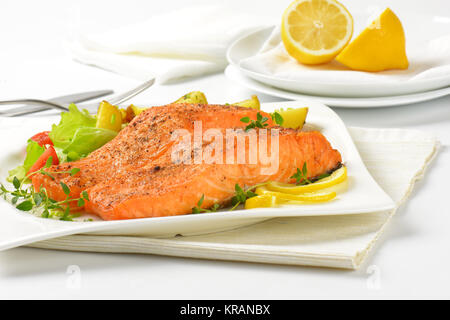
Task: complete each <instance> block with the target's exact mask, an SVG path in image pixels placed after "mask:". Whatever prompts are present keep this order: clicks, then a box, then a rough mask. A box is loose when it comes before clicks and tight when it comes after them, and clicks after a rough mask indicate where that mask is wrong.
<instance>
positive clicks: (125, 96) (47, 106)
mask: <svg viewBox="0 0 450 320" xmlns="http://www.w3.org/2000/svg"><path fill="white" fill-rule="evenodd" d="M154 83H155V79H154V78H152V79H150V80H147V81H145V82H144V83H142V84H140V85H139V86H137V87H136V88H134V89H132V90H130V91H127V92H124V93H122V94H119V95H116V96H114V97H112V98H110V99H108V102H110V103H111V104H114V105H117V104H120V103H123V102H125V101H127V100H129V99H131V98H133V97H135V96H136V95H138V94H139V93H141V92H142V91H144V90H146V89H148V88H150V87H151V86H152V85H153V84H154ZM15 104H23V105H37V106H40V107H39V108H34V109H31V110H21V111H14V110H13V111H11V112H3V113H2V115H5V116H9V117H16V116H22V115H26V114H31V113H36V112H41V111H46V110H51V109H57V110H62V111H67V110H69V108H68V107H66V106H65V105H63V104H61V103H57V102H55V101H51V100H40V99H18V100H4V101H0V105H15Z"/></svg>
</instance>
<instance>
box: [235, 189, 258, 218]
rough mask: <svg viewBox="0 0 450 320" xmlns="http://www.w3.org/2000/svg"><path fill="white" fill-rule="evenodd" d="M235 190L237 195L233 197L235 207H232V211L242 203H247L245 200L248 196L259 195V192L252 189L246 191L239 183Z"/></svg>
mask: <svg viewBox="0 0 450 320" xmlns="http://www.w3.org/2000/svg"><path fill="white" fill-rule="evenodd" d="M234 190H235V191H236V195H235V196H234V197H233V198H231V204H232V205H233V207H232V208H231V209H230V211H232V210H234V209H236V207H237V206H238V205H240V204H241V203H245V200H247V199H248V198H253V197H256V196H257V194H256V193H254V192H253V191H251V190H247V191H244V190H243V189H242V188H241V187H240V186H239V185H238V184H237V183H236V185H235V186H234Z"/></svg>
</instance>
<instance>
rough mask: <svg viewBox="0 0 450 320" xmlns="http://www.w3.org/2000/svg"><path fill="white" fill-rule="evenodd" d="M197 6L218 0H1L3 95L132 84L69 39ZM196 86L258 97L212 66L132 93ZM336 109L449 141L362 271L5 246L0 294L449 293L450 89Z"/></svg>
mask: <svg viewBox="0 0 450 320" xmlns="http://www.w3.org/2000/svg"><path fill="white" fill-rule="evenodd" d="M226 2H227V3H229V5H232V6H234V7H235V8H236V10H243V11H246V12H249V13H253V14H258V13H270V14H273V15H276V16H280V17H281V14H282V11H283V9H284V8H285V7H286V6H287V5H288V4H289V2H290V0H283V1H279V0H273V1H262V0H259V1H243V0H239V1H228V0H227V1H226ZM197 3H211V1H173V0H172V1H144V0H142V1H137V0H127V1H121V2H116V1H108V0H104V1H92V0H85V1H78V2H77V1H57V0H55V1H50V0H41V1H31V0H30V1H24V0H14V1H12V0H11V1H9V0H2V1H1V2H0V12H1V16H2V17H1V19H0V44H1V46H0V48H1V49H0V99H7V98H20V97H33V98H50V97H52V96H57V95H61V94H68V93H73V92H79V91H84V90H96V89H106V88H111V89H114V90H116V92H120V91H123V90H126V89H128V88H131V87H133V86H135V85H136V84H137V82H136V81H135V80H131V79H127V78H123V77H120V76H118V75H115V74H112V73H109V72H106V71H103V70H99V69H96V68H91V67H88V66H84V65H80V64H78V63H75V62H73V61H71V60H70V59H69V58H68V57H67V56H66V54H65V52H64V50H63V46H62V40H63V39H64V37H66V36H68V35H70V34H71V33H72V32H73V30H75V29H76V28H81V29H83V30H106V29H108V28H111V27H114V26H119V25H121V24H126V23H130V22H133V21H141V20H144V19H147V18H149V17H150V16H151V15H153V14H157V13H160V12H165V11H169V10H172V9H176V8H178V7H179V6H182V5H184V6H186V5H193V4H197ZM342 3H343V4H344V5H346V6H347V8H348V9H349V10H350V11H352V10H368V9H369V10H370V8H374V6H377V7H381V8H383V7H385V6H390V7H391V8H392V9H393V10H394V12H397V13H398V14H399V15H400V16H401V14H402V12H406V11H417V12H424V13H429V14H436V15H440V16H447V17H450V2H449V1H447V0H427V1H422V0H417V1H411V0H403V1H401V0H396V1H394V0H392V1H376V0H373V1H362V0H354V1H350V0H342ZM417 23H423V22H421V21H417ZM162 32H163V30H162ZM449 32H450V30H449ZM408 36H412V35H407V37H408ZM193 90H201V91H204V92H205V93H206V94H207V96H208V100H210V101H211V102H213V103H214V102H215V103H220V102H224V101H239V100H243V99H246V98H247V97H249V96H250V95H251V94H254V92H252V91H250V90H247V89H245V88H243V87H240V86H239V85H237V84H234V83H232V82H231V81H230V80H228V79H227V78H225V76H224V75H222V74H217V75H212V76H208V77H205V78H201V79H194V80H190V81H186V82H181V83H177V84H172V85H167V86H157V87H154V88H152V89H151V90H149V91H147V92H146V93H145V94H143V95H141V96H139V97H138V98H137V100H138V101H140V102H144V103H145V104H147V105H151V104H152V103H155V104H157V103H164V102H167V101H172V100H174V99H175V98H177V97H178V96H181V95H182V94H184V93H186V92H189V91H193ZM258 96H259V97H260V100H261V101H263V102H270V101H278V100H280V99H278V98H273V97H269V96H265V95H262V94H259V95H258ZM335 110H336V111H337V112H338V113H339V115H340V116H341V117H342V118H343V119H344V121H345V123H346V124H347V125H349V126H366V127H402V128H416V129H421V130H424V131H427V132H431V133H433V134H435V135H436V136H437V137H438V138H439V139H440V141H441V142H442V145H443V147H442V149H441V151H440V153H439V155H438V157H437V158H436V160H435V162H434V163H433V164H432V165H431V167H430V169H429V171H428V172H427V175H426V177H425V179H424V180H422V181H421V182H419V183H418V184H417V186H416V188H415V190H414V192H413V195H412V198H411V200H410V201H408V203H407V204H406V205H404V206H403V207H402V208H401V209H400V210H399V211H398V213H397V215H396V216H395V217H394V219H393V221H392V223H391V224H390V226H389V228H388V230H387V232H386V233H385V234H384V236H383V237H382V239H381V241H380V243H379V244H378V245H377V247H376V248H375V250H374V251H373V252H372V254H371V255H370V257H369V258H368V259H367V261H366V263H365V264H364V265H363V266H362V267H361V269H360V270H359V271H345V270H344V271H343V270H332V269H319V268H305V267H291V266H278V265H263V264H251V263H239V262H221V261H204V260H194V259H183V258H171V257H161V256H150V255H132V254H96V253H72V252H58V251H50V250H41V249H31V248H18V249H13V250H9V251H6V252H0V298H41V299H42V298H43V299H54V298H158V299H180V298H185V299H195V298H203V299H214V298H222V299H240V298H243V299H289V298H292V299H299V298H447V299H448V298H450V290H449V285H450V271H449V270H450V250H449V249H450V209H449V208H450V206H449V196H448V191H449V182H448V181H449V176H450V174H449V172H450V151H449V144H450V96H448V97H445V98H441V99H438V100H435V101H431V102H424V103H420V104H415V105H409V106H402V107H394V108H384V109H372V110H362V109H361V110H354V109H335ZM11 134H14V133H13V132H12V133H11ZM4 138H6V137H1V139H4ZM73 266H76V267H73ZM72 272H75V273H72Z"/></svg>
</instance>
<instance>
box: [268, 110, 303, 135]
mask: <svg viewBox="0 0 450 320" xmlns="http://www.w3.org/2000/svg"><path fill="white" fill-rule="evenodd" d="M275 112H278V113H279V114H280V115H281V116H282V117H283V125H282V126H283V127H284V128H292V129H297V130H301V129H302V128H303V125H304V124H305V120H306V116H307V114H308V108H298V109H291V108H288V109H287V110H283V109H280V110H276V111H275Z"/></svg>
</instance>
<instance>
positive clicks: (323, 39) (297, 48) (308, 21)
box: [281, 0, 353, 64]
mask: <svg viewBox="0 0 450 320" xmlns="http://www.w3.org/2000/svg"><path fill="white" fill-rule="evenodd" d="M352 34H353V18H352V16H351V15H350V13H349V12H348V11H347V9H346V8H345V7H344V6H343V5H342V4H340V3H339V2H337V1H335V0H296V1H294V2H292V3H291V4H290V5H289V7H288V8H287V9H286V11H285V12H284V14H283V18H282V21H281V39H282V40H283V43H284V46H285V48H286V50H287V52H288V53H289V54H290V55H291V56H292V57H294V58H295V59H296V60H298V61H299V62H301V63H305V64H320V63H325V62H328V61H331V60H332V59H333V58H334V57H335V56H336V55H337V54H338V53H339V52H341V50H342V49H343V48H344V47H345V46H346V45H347V43H348V42H349V41H350V39H351V37H352Z"/></svg>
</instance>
